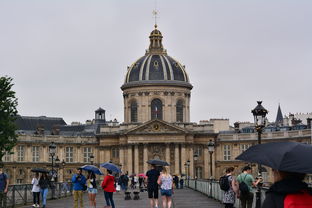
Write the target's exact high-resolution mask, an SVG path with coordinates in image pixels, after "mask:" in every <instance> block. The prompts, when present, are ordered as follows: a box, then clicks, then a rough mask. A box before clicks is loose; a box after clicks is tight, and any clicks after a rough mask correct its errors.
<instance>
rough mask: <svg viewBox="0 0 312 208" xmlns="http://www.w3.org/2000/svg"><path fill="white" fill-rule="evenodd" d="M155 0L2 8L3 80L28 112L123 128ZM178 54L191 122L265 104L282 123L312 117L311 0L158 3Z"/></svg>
mask: <svg viewBox="0 0 312 208" xmlns="http://www.w3.org/2000/svg"><path fill="white" fill-rule="evenodd" d="M154 7H155V2H154V0H141V1H139V0H133V1H126V0H123V1H122V0H88V1H87V0H84V1H82V0H81V1H79V0H72V1H70V0H53V1H52V0H44V1H40V0H37V1H32V0H27V1H25V0H20V1H16V0H0V76H4V75H8V76H10V77H13V79H14V84H15V86H14V90H15V91H16V95H17V97H18V99H19V106H18V110H19V114H21V115H27V116H41V115H46V116H53V117H63V118H64V120H65V121H66V122H67V123H70V122H72V121H80V122H84V121H85V120H87V119H92V118H94V110H96V109H97V108H98V107H102V108H104V109H105V110H106V118H107V119H114V118H117V119H118V121H121V122H122V121H123V97H122V91H121V90H120V86H121V85H122V84H123V80H124V76H125V73H126V70H127V66H129V65H131V64H132V63H133V62H134V61H135V60H137V59H138V58H139V57H141V56H143V55H144V53H145V49H147V48H148V45H149V39H148V36H149V34H150V32H151V31H152V30H153V25H154V19H153V16H152V11H153V9H154ZM157 9H158V10H159V18H158V29H159V30H160V31H161V32H162V34H163V36H164V38H163V45H164V47H165V48H166V49H167V51H168V55H170V56H172V57H174V58H176V59H177V60H179V61H180V62H181V63H182V64H183V65H186V70H187V72H188V74H189V77H190V80H191V83H192V84H193V86H194V88H193V90H192V97H191V121H194V122H198V121H199V120H208V119H210V118H229V119H230V122H231V123H233V122H235V121H252V120H253V117H252V114H251V112H250V111H251V109H253V108H254V107H255V106H256V104H257V103H256V101H257V100H263V106H264V107H265V108H267V109H268V110H269V115H268V118H269V120H270V121H273V120H275V117H276V112H277V107H278V103H280V104H281V108H282V112H283V114H288V113H289V112H292V113H297V112H303V113H307V112H312V109H311V107H312V95H311V77H312V24H311V20H312V1H311V0H293V1H290V0H253V1H251V0H245V1H241V0H235V1H230V0H209V1H208V0H202V1H200V0H192V1H181V0H176V1H174V0H158V2H157Z"/></svg>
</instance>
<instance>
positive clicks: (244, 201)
mask: <svg viewBox="0 0 312 208" xmlns="http://www.w3.org/2000/svg"><path fill="white" fill-rule="evenodd" d="M253 197H254V194H253V193H251V192H249V194H247V195H245V196H244V195H243V196H240V201H241V207H242V208H252V201H253Z"/></svg>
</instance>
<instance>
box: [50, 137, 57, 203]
mask: <svg viewBox="0 0 312 208" xmlns="http://www.w3.org/2000/svg"><path fill="white" fill-rule="evenodd" d="M55 153H56V145H55V143H54V142H51V144H50V145H49V154H50V156H51V161H52V178H51V181H52V199H54V184H53V182H54V156H55Z"/></svg>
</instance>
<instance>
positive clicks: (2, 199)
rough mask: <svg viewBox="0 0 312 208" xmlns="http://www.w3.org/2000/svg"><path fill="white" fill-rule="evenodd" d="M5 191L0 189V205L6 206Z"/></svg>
mask: <svg viewBox="0 0 312 208" xmlns="http://www.w3.org/2000/svg"><path fill="white" fill-rule="evenodd" d="M6 198H7V197H6V193H4V192H3V191H0V207H5V208H6V207H7V206H6Z"/></svg>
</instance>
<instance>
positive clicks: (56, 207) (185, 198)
mask: <svg viewBox="0 0 312 208" xmlns="http://www.w3.org/2000/svg"><path fill="white" fill-rule="evenodd" d="M96 200H97V207H103V206H104V205H106V204H105V200H104V196H103V192H99V193H98V194H97V196H96ZM114 201H115V206H116V208H149V200H148V197H147V193H146V192H144V193H140V200H127V201H126V200H124V194H123V193H114ZM173 201H174V207H173V208H193V207H194V208H195V207H196V208H202V207H203V208H204V207H205V208H206V207H213V208H214V207H215V208H219V207H220V208H221V207H224V206H222V204H221V203H220V202H217V201H215V200H214V199H210V198H208V197H207V196H205V195H203V194H201V193H198V192H196V191H193V190H191V189H178V190H175V193H174V196H173ZM159 202H160V203H159V207H162V206H161V199H159ZM84 206H85V208H87V207H89V204H88V198H87V194H84ZM22 207H23V208H26V207H27V208H29V207H31V206H29V205H28V206H22ZM61 207H64V208H69V207H73V198H72V197H67V198H63V199H58V200H49V201H47V208H61Z"/></svg>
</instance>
